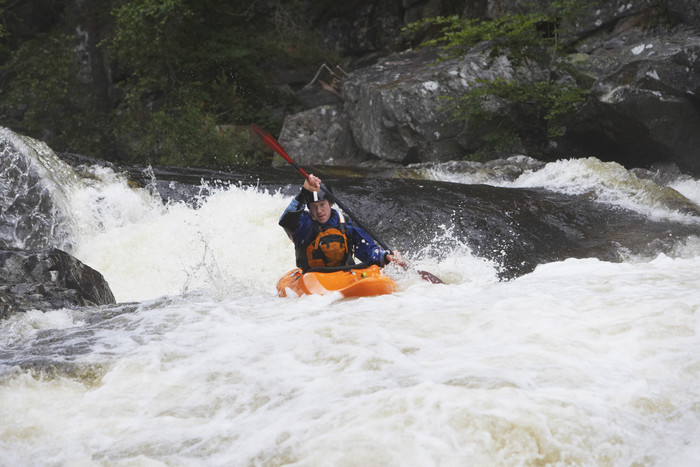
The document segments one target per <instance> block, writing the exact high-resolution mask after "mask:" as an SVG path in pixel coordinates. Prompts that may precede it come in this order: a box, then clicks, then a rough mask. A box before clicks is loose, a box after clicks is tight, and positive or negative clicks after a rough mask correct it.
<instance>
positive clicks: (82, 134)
mask: <svg viewBox="0 0 700 467" xmlns="http://www.w3.org/2000/svg"><path fill="white" fill-rule="evenodd" d="M76 45H77V44H76V41H75V38H74V37H72V36H68V35H65V34H61V33H55V34H48V35H46V36H38V37H36V38H35V39H34V40H30V41H26V42H24V43H23V44H22V46H21V47H20V48H19V49H17V50H16V51H14V53H13V54H12V56H11V58H10V60H9V61H8V63H6V64H5V65H4V66H3V67H2V70H3V72H5V73H8V74H10V73H11V74H12V77H13V79H11V80H9V81H8V83H7V85H6V86H3V87H0V114H1V115H3V116H4V120H5V122H7V123H6V124H8V123H9V124H12V123H14V125H13V127H14V128H15V129H16V130H18V131H20V132H23V133H25V134H29V135H33V136H37V137H43V139H46V140H50V141H51V142H52V143H53V144H55V145H56V146H57V147H67V146H72V147H75V148H76V149H79V150H81V151H85V152H86V153H89V152H91V151H100V150H101V147H102V135H101V133H100V131H101V129H102V128H103V124H105V123H106V122H105V118H103V116H101V115H100V114H99V113H98V112H97V111H96V110H95V109H96V108H97V105H96V104H95V96H94V94H93V92H92V89H91V88H90V86H88V85H86V84H85V83H83V82H81V81H80V80H79V79H77V78H76V77H78V76H80V75H81V69H80V65H79V63H78V61H77V60H76V57H75V53H74V50H75V48H76ZM67 115H70V116H71V118H70V119H67V118H66V116H67Z"/></svg>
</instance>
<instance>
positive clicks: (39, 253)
mask: <svg viewBox="0 0 700 467" xmlns="http://www.w3.org/2000/svg"><path fill="white" fill-rule="evenodd" d="M112 303H115V299H114V295H113V294H112V291H111V289H110V288H109V284H107V281H105V279H104V277H103V276H102V274H100V273H99V272H97V271H95V270H94V269H92V268H90V267H89V266H86V265H85V264H83V263H82V262H80V261H78V260H77V259H76V258H74V257H73V256H71V255H69V254H68V253H66V252H64V251H62V250H59V249H56V248H52V249H44V250H20V249H2V250H0V318H7V317H8V316H9V315H10V314H11V313H15V312H23V311H27V310H32V309H34V310H42V311H46V310H52V309H57V308H73V307H79V306H88V305H108V304H112Z"/></svg>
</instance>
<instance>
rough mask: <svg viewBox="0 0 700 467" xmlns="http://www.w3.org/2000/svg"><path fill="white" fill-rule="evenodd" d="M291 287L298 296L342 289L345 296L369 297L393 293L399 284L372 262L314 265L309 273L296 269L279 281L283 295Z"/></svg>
mask: <svg viewBox="0 0 700 467" xmlns="http://www.w3.org/2000/svg"><path fill="white" fill-rule="evenodd" d="M288 289H289V290H291V291H292V292H294V293H295V294H296V295H297V296H301V295H307V294H317V295H323V294H327V293H330V292H340V293H341V294H342V295H343V297H370V296H374V295H385V294H390V293H393V292H395V291H396V285H395V284H394V281H392V280H391V279H390V278H389V277H387V276H385V275H384V274H382V270H381V269H380V268H379V266H376V265H372V266H369V267H360V268H359V269H358V268H357V267H355V268H353V269H350V268H347V267H341V268H314V269H311V270H310V271H308V272H306V273H302V272H301V269H298V268H297V269H293V270H291V271H289V272H288V273H287V274H285V275H284V276H282V278H281V279H280V280H279V281H278V282H277V291H278V293H279V296H280V297H286V296H287V293H288Z"/></svg>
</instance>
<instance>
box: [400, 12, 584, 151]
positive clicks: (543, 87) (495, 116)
mask: <svg viewBox="0 0 700 467" xmlns="http://www.w3.org/2000/svg"><path fill="white" fill-rule="evenodd" d="M586 6H587V3H586V2H576V1H573V0H562V1H554V2H550V3H549V5H547V6H545V7H542V6H541V5H540V7H539V8H533V11H531V12H529V13H514V14H510V15H507V16H502V17H499V18H495V19H491V20H474V19H464V18H459V17H457V16H450V17H438V18H428V19H425V20H422V21H419V22H416V23H413V24H411V25H409V28H408V30H409V31H413V32H418V31H423V30H425V29H426V28H428V27H438V28H439V33H438V35H437V37H435V38H433V39H430V40H428V41H426V42H424V45H427V46H437V47H439V48H440V49H441V50H442V52H443V54H444V58H452V57H458V56H462V55H464V54H465V53H467V52H468V51H470V50H472V48H473V47H474V46H476V45H478V44H481V43H487V44H488V52H487V57H488V66H489V67H491V66H493V65H494V63H495V60H496V59H497V58H498V57H506V58H507V59H508V62H509V63H510V66H511V67H512V70H513V75H512V78H510V79H506V78H505V77H499V78H496V79H493V80H483V79H479V80H475V82H474V83H472V84H474V85H475V86H471V87H470V89H469V90H468V91H467V92H466V93H465V94H464V95H463V96H462V97H461V98H459V99H457V100H455V101H453V102H452V103H451V105H450V108H451V109H452V111H453V116H454V118H455V119H460V120H461V119H466V120H467V122H468V125H469V127H470V128H472V129H478V128H479V127H485V126H486V124H487V123H488V124H493V123H494V122H496V121H498V122H499V124H500V126H501V127H504V126H508V128H501V130H498V131H497V132H498V133H499V134H500V133H503V134H505V135H508V136H507V137H499V138H484V140H485V142H486V143H487V146H490V148H492V149H495V148H496V146H499V147H500V149H503V148H502V146H503V143H504V142H507V143H508V144H512V147H516V146H518V145H519V144H520V143H521V141H525V142H527V143H529V144H530V146H538V147H540V148H544V147H545V146H546V144H547V142H548V141H549V140H550V139H551V138H554V137H557V136H560V135H562V134H563V132H564V124H565V123H566V121H567V119H569V118H570V117H571V116H572V115H573V114H574V113H575V112H576V110H578V108H579V107H580V106H581V104H582V103H583V102H584V101H585V99H586V96H587V90H586V89H585V88H584V87H583V86H582V85H580V84H579V83H577V82H576V81H575V80H574V79H573V78H572V77H573V76H575V74H574V73H572V70H571V68H570V66H569V64H568V63H567V61H566V44H565V43H564V42H563V41H562V40H561V30H560V28H561V25H562V24H566V23H567V22H574V21H575V20H576V18H577V17H578V16H579V15H580V14H581V12H582V11H583V9H585V8H586ZM533 7H534V6H533ZM506 107H508V108H509V109H510V110H511V111H512V110H513V109H515V110H516V112H517V115H518V118H515V119H514V118H510V119H507V118H505V114H506V113H508V112H505V110H504V109H505V108H506ZM514 135H517V137H514ZM496 141H497V142H498V143H497V144H494V143H495V142H496Z"/></svg>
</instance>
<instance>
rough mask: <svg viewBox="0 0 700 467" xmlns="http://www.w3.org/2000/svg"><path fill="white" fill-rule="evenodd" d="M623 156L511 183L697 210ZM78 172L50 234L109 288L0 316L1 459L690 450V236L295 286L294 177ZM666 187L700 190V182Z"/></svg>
mask: <svg viewBox="0 0 700 467" xmlns="http://www.w3.org/2000/svg"><path fill="white" fill-rule="evenodd" d="M620 170H621V168H620V167H619V166H617V165H616V164H603V163H601V162H600V161H597V160H594V159H589V160H583V161H559V162H556V163H552V164H548V165H546V166H544V167H543V168H542V169H540V170H537V171H533V172H528V173H526V174H523V175H522V176H521V177H519V178H518V179H517V180H515V181H514V182H509V184H510V185H511V186H538V187H544V188H546V189H551V190H555V191H566V190H585V191H586V192H591V193H597V195H596V196H597V197H598V199H599V200H600V202H601V203H619V204H624V205H625V206H626V207H628V208H629V207H630V206H632V207H633V208H634V209H635V210H637V211H638V212H642V213H645V215H647V216H649V217H650V218H658V217H666V218H669V217H670V218H678V221H679V222H697V219H690V218H687V216H683V215H680V214H676V213H675V212H672V211H670V210H668V209H666V208H665V207H664V206H660V205H659V203H657V202H656V195H655V190H656V189H657V188H658V187H656V185H654V187H651V185H648V184H643V183H641V182H640V183H639V184H638V185H636V186H631V185H630V182H631V181H634V179H635V177H632V176H630V175H629V174H628V173H627V171H624V173H622V174H621V173H619V171H620ZM87 171H88V172H89V173H90V176H89V177H88V176H82V177H77V178H64V179H61V180H59V181H57V182H56V183H59V184H61V187H60V188H61V192H62V195H61V197H60V199H59V200H58V201H56V202H57V203H59V206H58V208H57V209H58V210H59V211H61V212H63V213H65V216H66V217H67V219H66V220H65V222H64V224H62V225H63V228H62V229H63V231H65V232H68V234H67V235H69V238H64V239H63V240H62V242H63V243H65V244H66V245H70V249H71V253H72V254H74V255H75V256H76V257H78V258H79V259H80V260H81V261H83V262H84V263H86V264H88V265H89V266H91V267H93V268H95V269H97V270H98V271H100V272H101V273H102V274H103V275H104V276H105V278H106V279H107V281H108V282H109V284H110V287H111V288H112V290H113V292H114V295H115V297H116V299H117V301H118V302H119V304H118V305H115V306H109V307H96V308H82V309H77V310H69V309H62V310H55V311H50V312H45V313H42V312H39V311H27V312H26V313H20V314H16V315H13V316H12V317H10V318H9V319H7V320H4V321H2V322H0V356H2V360H0V464H1V465H8V466H9V465H27V466H34V465H36V466H47V465H48V466H50V465H56V466H59V465H60V466H63V465H71V466H92V465H109V466H112V465H114V466H122V465H123V466H127V465H128V466H140V465H143V466H159V465H169V466H170V465H172V466H198V465H202V466H203V465H207V466H212V465H214V466H239V465H240V466H248V465H261V466H278V465H295V466H325V465H328V466H464V465H473V466H516V465H519V466H555V465H560V466H568V465H581V466H608V465H609V466H633V465H637V466H696V465H699V464H700V287H699V286H700V275H699V273H698V271H700V241H699V240H698V238H696V237H688V238H686V239H684V240H683V241H682V242H679V243H678V244H677V245H676V248H675V250H674V251H673V253H672V254H660V255H658V256H656V257H654V258H651V259H649V258H635V257H630V258H628V259H627V260H626V261H624V262H619V263H608V262H604V261H600V260H598V259H567V260H565V261H561V262H554V263H549V264H543V265H540V266H538V267H537V268H536V269H535V270H534V272H531V273H529V274H526V275H523V276H520V277H517V278H515V279H513V280H510V281H499V280H498V274H497V268H496V266H494V265H493V264H491V263H490V262H489V261H486V260H484V259H482V258H479V257H476V256H474V255H472V254H471V252H470V251H469V249H468V248H467V247H466V246H465V247H461V246H460V245H459V244H458V243H457V244H455V245H454V250H453V252H452V254H451V255H449V256H448V257H442V258H441V259H435V258H432V257H431V256H430V255H422V256H420V257H416V258H414V260H415V266H416V267H418V268H419V269H424V270H427V271H430V272H432V273H434V274H436V275H438V276H440V277H442V278H443V279H445V280H446V282H447V283H446V284H444V285H432V284H429V283H427V282H424V281H421V280H420V279H419V278H418V277H417V276H416V275H414V274H411V273H403V272H401V271H397V270H391V269H390V270H389V274H391V275H393V276H394V277H395V278H396V280H397V282H398V284H399V289H400V290H399V292H398V293H396V294H394V295H390V296H382V297H375V298H360V299H347V300H344V299H339V297H337V296H333V295H331V296H323V297H321V296H307V297H301V298H292V299H289V298H286V299H285V298H279V297H277V296H276V291H275V282H276V281H277V279H278V278H279V277H280V276H281V275H282V274H284V273H285V272H286V271H287V270H289V269H291V268H292V267H293V250H292V246H291V242H289V241H288V239H287V238H286V236H285V234H284V232H283V231H282V229H281V228H279V227H278V226H277V220H278V218H279V215H280V213H281V212H282V210H283V209H284V207H285V206H286V204H287V201H288V197H287V196H283V195H282V194H280V193H277V192H267V191H265V190H263V189H255V188H246V187H242V186H235V185H231V186H222V187H218V188H217V187H214V188H212V187H208V189H207V190H203V193H205V194H203V195H202V197H201V198H200V199H198V200H196V201H195V202H194V203H187V204H185V203H172V204H168V205H166V204H163V203H162V202H161V200H160V198H159V197H158V196H157V195H155V194H154V193H153V192H152V190H151V191H149V190H148V189H145V188H137V189H135V188H132V187H131V186H130V185H129V183H128V182H127V180H126V179H125V178H124V177H122V176H120V175H116V174H115V173H114V172H113V171H112V170H110V169H106V168H99V167H92V168H89V169H87ZM432 176H433V177H437V178H439V177H441V176H443V177H445V178H448V177H452V178H454V174H452V175H448V174H446V173H444V174H440V173H439V172H435V173H433V175H432ZM453 181H459V180H453ZM613 181H615V182H614V183H613ZM462 182H464V181H462ZM467 182H468V181H467ZM481 182H483V180H482V181H481ZM499 183H500V184H501V185H503V183H501V182H499ZM672 187H673V188H675V189H676V190H678V191H680V192H681V193H683V194H684V195H685V196H686V197H688V198H689V199H691V200H693V201H694V202H696V203H700V183H699V182H698V181H697V180H692V179H688V178H687V177H686V178H683V179H678V180H677V181H676V182H673V185H672ZM61 203H63V204H62V205H61ZM600 228H601V229H604V228H605V226H600ZM447 232H449V229H447ZM444 235H449V234H448V233H445V234H444Z"/></svg>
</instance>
